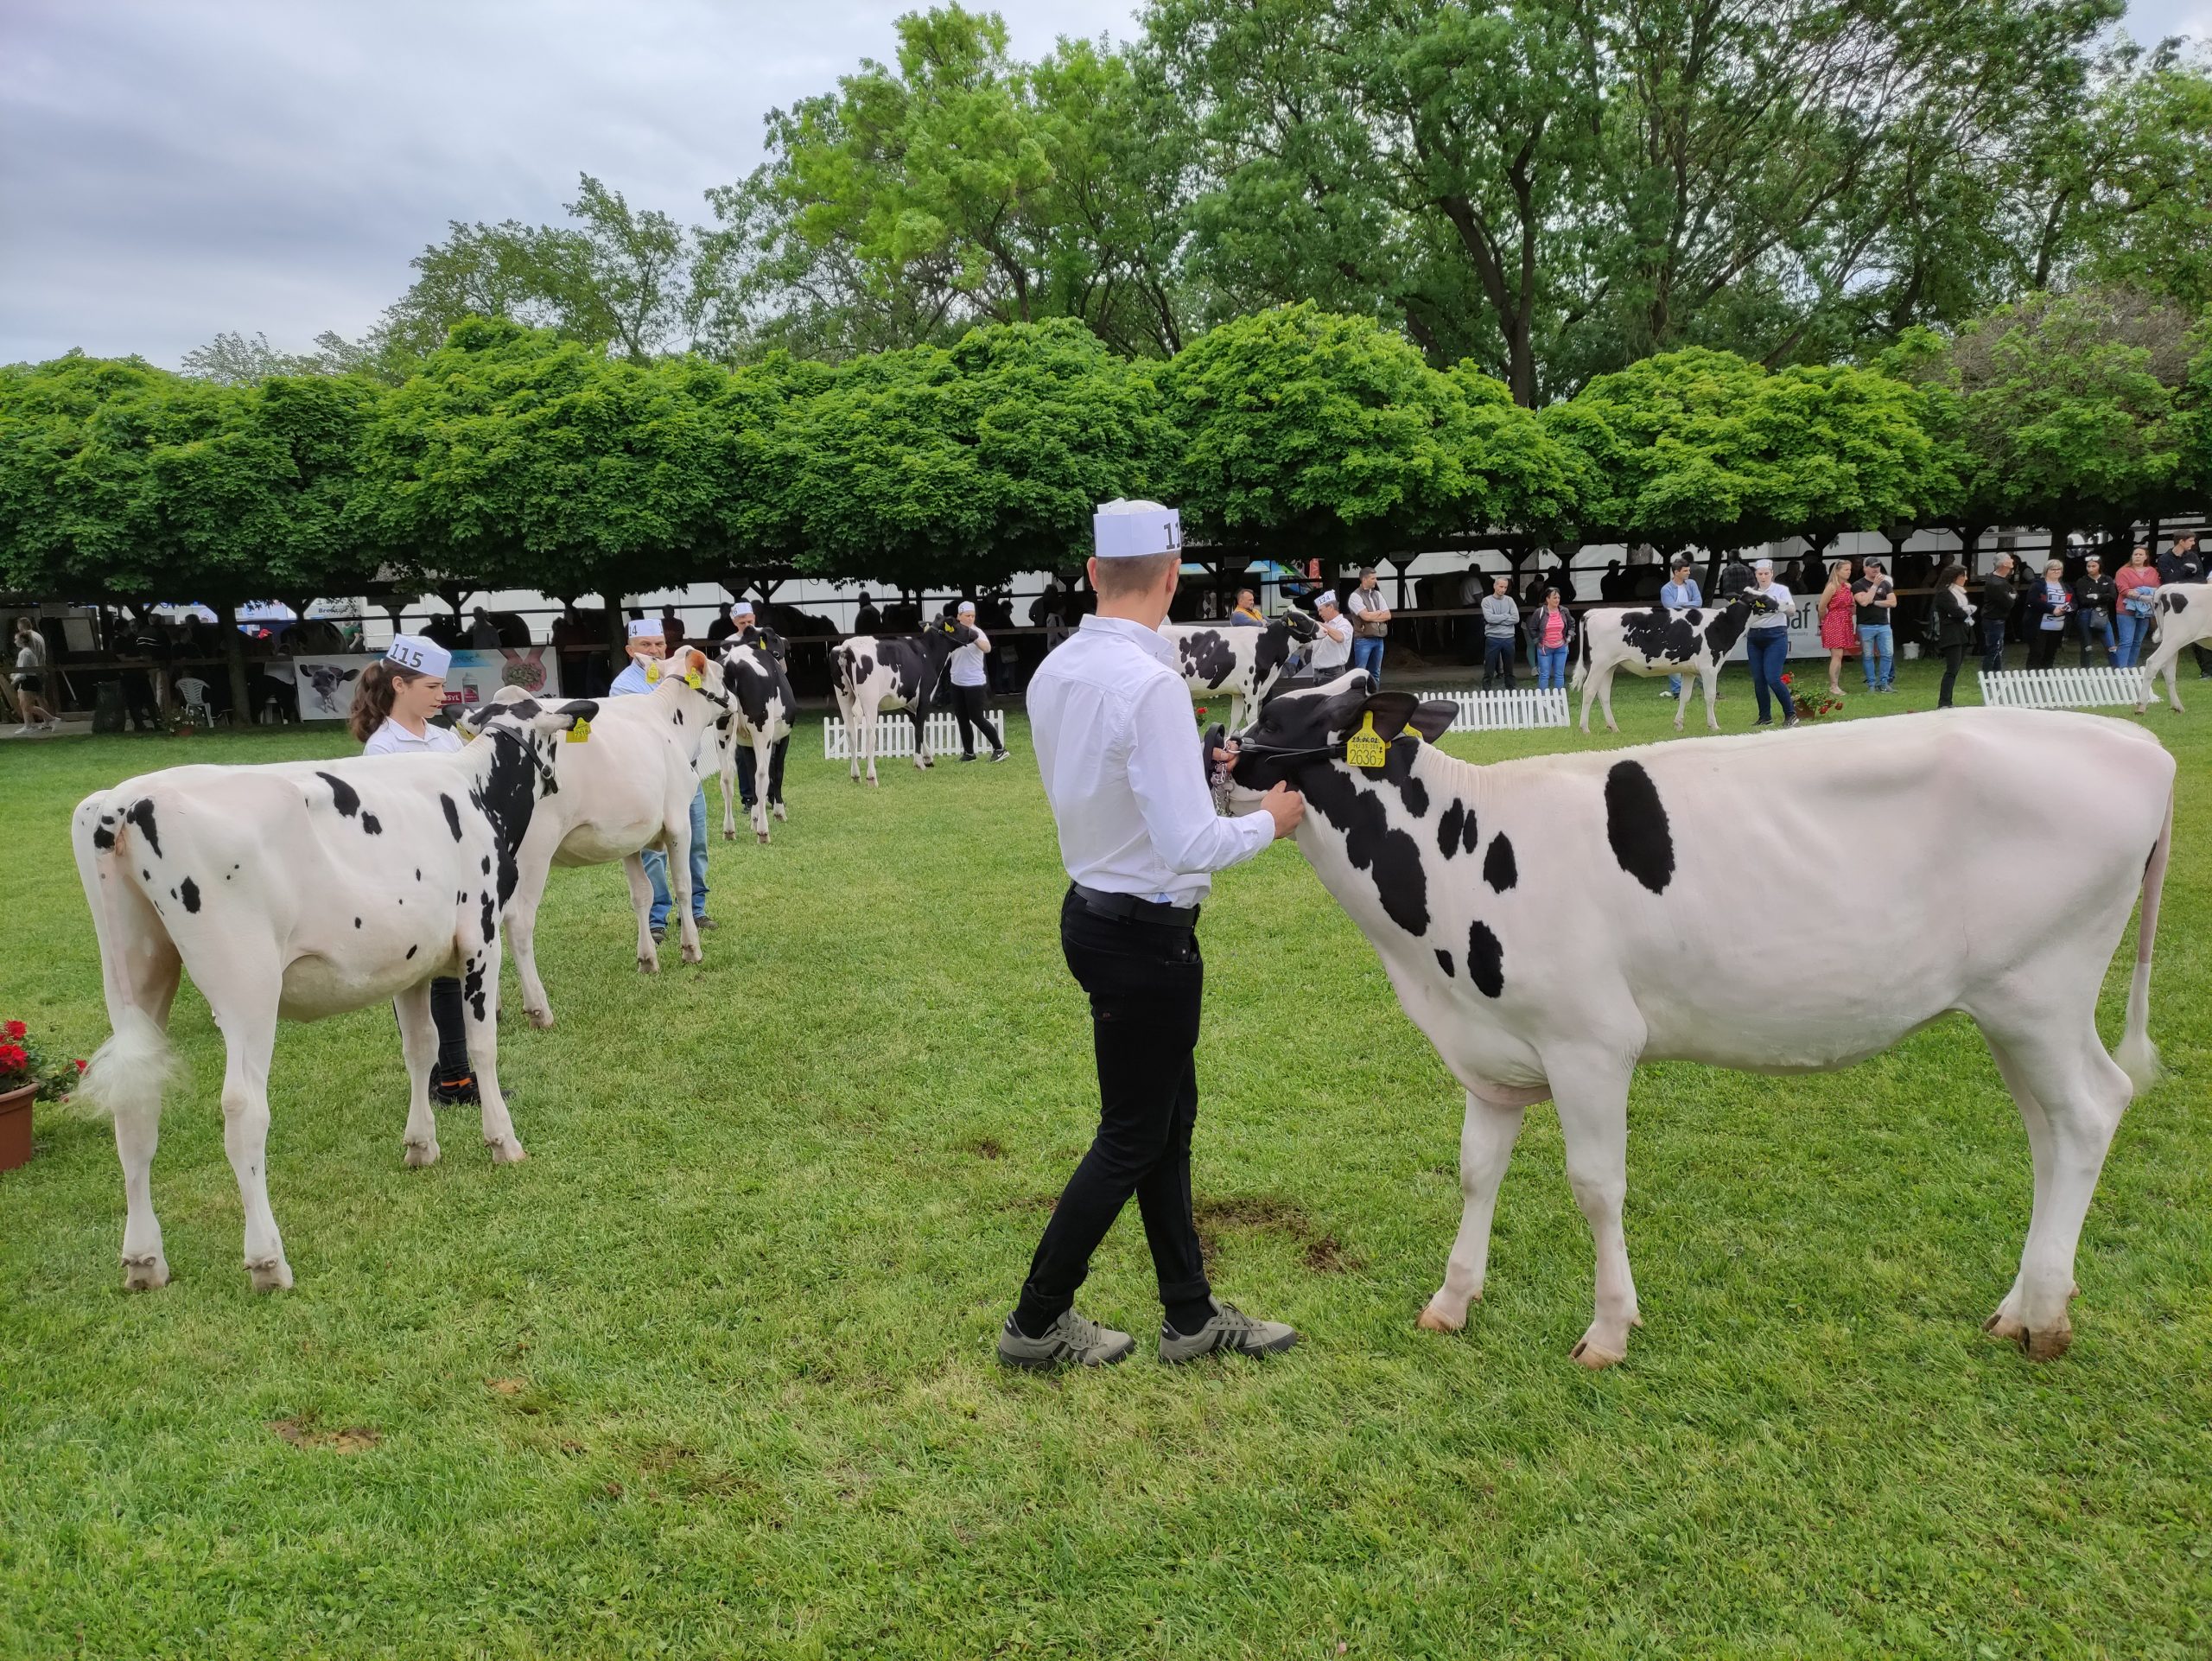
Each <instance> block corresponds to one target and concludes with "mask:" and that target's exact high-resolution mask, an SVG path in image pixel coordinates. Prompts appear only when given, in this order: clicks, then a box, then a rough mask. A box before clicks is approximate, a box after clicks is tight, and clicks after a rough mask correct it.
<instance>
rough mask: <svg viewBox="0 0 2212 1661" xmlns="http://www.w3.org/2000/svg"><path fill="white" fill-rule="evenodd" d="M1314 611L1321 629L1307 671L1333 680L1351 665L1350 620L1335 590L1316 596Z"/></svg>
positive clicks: (1308, 652) (1308, 654) (1308, 655)
mask: <svg viewBox="0 0 2212 1661" xmlns="http://www.w3.org/2000/svg"><path fill="white" fill-rule="evenodd" d="M1509 603H1510V602H1509ZM1313 614H1314V617H1315V619H1316V620H1318V621H1319V623H1320V625H1321V632H1320V633H1318V634H1316V635H1315V636H1314V637H1313V645H1312V646H1308V647H1307V648H1306V673H1307V675H1308V677H1309V678H1312V679H1313V680H1316V681H1325V680H1334V679H1336V678H1337V677H1338V676H1339V675H1341V674H1343V673H1344V671H1345V670H1346V669H1348V668H1350V667H1351V619H1350V618H1349V617H1346V616H1345V615H1344V613H1343V611H1342V610H1341V609H1339V608H1338V605H1337V591H1336V590H1335V589H1322V590H1321V591H1320V592H1319V594H1317V595H1314V596H1313Z"/></svg>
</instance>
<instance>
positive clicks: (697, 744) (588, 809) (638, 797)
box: [461, 646, 729, 1028]
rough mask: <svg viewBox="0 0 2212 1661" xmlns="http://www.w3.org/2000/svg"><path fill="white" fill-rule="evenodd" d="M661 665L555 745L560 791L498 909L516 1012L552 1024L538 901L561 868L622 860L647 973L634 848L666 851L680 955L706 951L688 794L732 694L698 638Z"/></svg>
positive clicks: (499, 703)
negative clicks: (517, 994)
mask: <svg viewBox="0 0 2212 1661" xmlns="http://www.w3.org/2000/svg"><path fill="white" fill-rule="evenodd" d="M662 669H663V671H664V672H663V673H662V675H661V677H660V678H659V680H658V682H656V683H655V684H654V686H653V689H652V690H651V691H649V692H645V693H641V694H639V695H638V696H636V697H618V698H608V699H607V701H606V702H605V703H602V704H601V705H600V710H599V714H598V715H597V716H595V717H594V718H593V720H592V723H591V731H590V733H589V735H588V736H587V738H586V739H585V741H583V742H582V743H569V742H564V743H562V744H560V745H558V746H556V747H555V748H554V750H553V753H552V765H553V776H554V780H555V782H556V785H557V786H559V790H558V793H557V794H555V795H552V796H550V798H549V799H547V800H546V801H545V802H544V803H543V805H541V806H540V807H539V808H538V810H537V817H536V818H535V819H533V820H532V822H531V827H530V834H529V835H528V836H527V837H524V839H523V844H522V847H521V849H520V850H519V851H518V853H517V855H516V856H515V862H516V869H517V879H516V882H515V886H514V892H513V894H512V897H511V898H510V899H509V900H508V901H507V903H506V907H505V913H506V934H507V944H508V945H509V946H510V947H511V948H512V951H513V952H514V959H515V978H516V979H517V980H518V982H519V983H521V986H522V1007H523V1013H524V1015H528V1016H529V1017H530V1021H531V1025H532V1026H534V1027H540V1028H543V1027H550V1026H551V1025H552V1024H553V1003H552V1000H551V999H550V997H548V996H546V992H545V983H544V982H543V980H541V979H540V978H539V977H538V973H537V908H538V907H539V905H540V904H541V903H543V900H544V897H545V880H546V877H547V875H548V874H549V873H550V871H551V869H552V868H553V867H554V866H556V865H607V864H612V863H613V862H616V861H618V860H619V861H620V862H621V865H622V870H623V875H625V876H626V877H627V878H628V879H629V883H630V908H631V910H632V913H634V914H635V917H636V919H637V924H638V968H639V971H642V972H643V973H645V974H648V975H652V974H658V972H659V971H660V951H659V948H658V946H656V945H654V944H653V936H652V903H653V887H652V881H651V880H650V879H649V878H648V877H647V876H646V875H645V861H644V860H643V859H642V858H641V857H640V856H641V855H643V854H644V853H645V850H647V849H654V848H657V849H660V850H664V851H665V852H666V853H667V855H668V881H669V887H670V888H671V894H672V899H673V903H672V904H671V907H670V911H669V918H670V921H671V923H672V924H673V925H675V926H676V929H677V941H678V943H679V945H680V948H681V951H682V954H683V961H684V962H685V963H697V962H699V961H700V960H701V959H702V957H703V956H704V955H705V954H704V953H703V952H702V951H701V949H700V945H699V926H698V924H697V922H696V920H695V919H694V918H693V917H692V915H691V799H692V797H693V796H694V795H695V794H696V793H697V791H698V788H699V780H698V773H697V769H698V766H699V758H700V755H701V754H702V751H704V750H705V748H707V746H708V744H709V741H710V740H711V738H712V735H713V733H714V729H715V722H718V721H720V720H721V718H722V717H723V716H725V715H726V714H727V713H728V707H729V699H728V694H727V693H726V692H725V691H724V690H723V688H722V672H721V666H720V665H717V664H716V663H715V660H714V659H711V658H709V657H708V656H707V654H706V653H705V652H702V651H700V650H699V649H698V648H697V647H696V646H684V647H679V648H677V652H676V653H675V655H674V656H673V657H671V658H669V659H666V660H665V661H664V663H663V665H662ZM688 675H696V676H697V677H698V678H699V684H698V685H696V686H693V685H692V684H690V680H689V679H688V678H687V676H688ZM527 701H528V696H527V694H524V693H523V692H522V691H521V690H520V689H519V688H517V687H506V686H503V687H501V688H500V689H499V692H498V693H497V694H496V695H495V697H494V701H493V702H492V703H488V704H485V705H483V706H481V707H480V708H479V709H476V710H471V711H470V712H469V713H468V714H467V716H463V717H462V719H461V730H462V731H463V732H469V731H473V730H474V729H476V728H477V727H479V726H480V725H485V724H486V723H488V722H493V721H496V720H497V719H499V716H500V715H501V712H502V711H505V710H512V709H517V708H519V707H520V706H521V703H525V702H527Z"/></svg>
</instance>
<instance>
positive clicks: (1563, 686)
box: [1529, 589, 1574, 692]
mask: <svg viewBox="0 0 2212 1661" xmlns="http://www.w3.org/2000/svg"><path fill="white" fill-rule="evenodd" d="M1529 640H1530V642H1531V643H1532V644H1533V645H1534V646H1535V650H1536V690H1538V691H1540V692H1541V691H1547V690H1550V689H1551V688H1553V687H1554V686H1556V687H1558V688H1559V689H1560V690H1561V691H1565V690H1567V653H1568V652H1569V651H1571V650H1572V649H1573V646H1574V614H1573V612H1571V611H1569V610H1567V608H1566V607H1565V606H1564V605H1562V604H1561V603H1560V592H1559V590H1558V589H1545V590H1544V603H1543V607H1542V608H1541V610H1539V611H1538V612H1537V613H1536V614H1535V618H1534V619H1533V620H1531V621H1530V623H1529Z"/></svg>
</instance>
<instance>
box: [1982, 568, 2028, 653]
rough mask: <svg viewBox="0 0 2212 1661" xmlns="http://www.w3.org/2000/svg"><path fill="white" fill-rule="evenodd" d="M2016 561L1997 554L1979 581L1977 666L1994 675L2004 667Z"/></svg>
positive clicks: (2015, 587) (2017, 590)
mask: <svg viewBox="0 0 2212 1661" xmlns="http://www.w3.org/2000/svg"><path fill="white" fill-rule="evenodd" d="M2018 570H2019V566H2018V562H2017V561H2015V560H2014V559H2013V557H2012V555H2010V554H1999V555H1998V556H1997V563H1996V564H1995V565H1993V567H1991V569H1990V572H1989V575H1988V576H1986V578H1984V579H1983V581H1982V584H1981V611H1980V622H1981V666H1982V669H1983V671H1984V672H1985V673H1989V674H1994V673H1995V672H1996V671H1999V670H2000V669H2002V668H2003V667H2004V666H2005V623H2006V621H2007V620H2009V619H2010V618H2011V617H2012V602H2013V601H2015V600H2017V599H2018V598H2019V594H2020V588H2019V583H2018Z"/></svg>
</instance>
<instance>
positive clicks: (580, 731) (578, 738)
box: [569, 721, 591, 744]
mask: <svg viewBox="0 0 2212 1661" xmlns="http://www.w3.org/2000/svg"><path fill="white" fill-rule="evenodd" d="M590 736H591V722H588V721H579V722H576V724H575V726H573V727H571V728H569V742H570V743H571V744H581V743H583V742H584V741H586V740H588V739H589V738H590Z"/></svg>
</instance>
